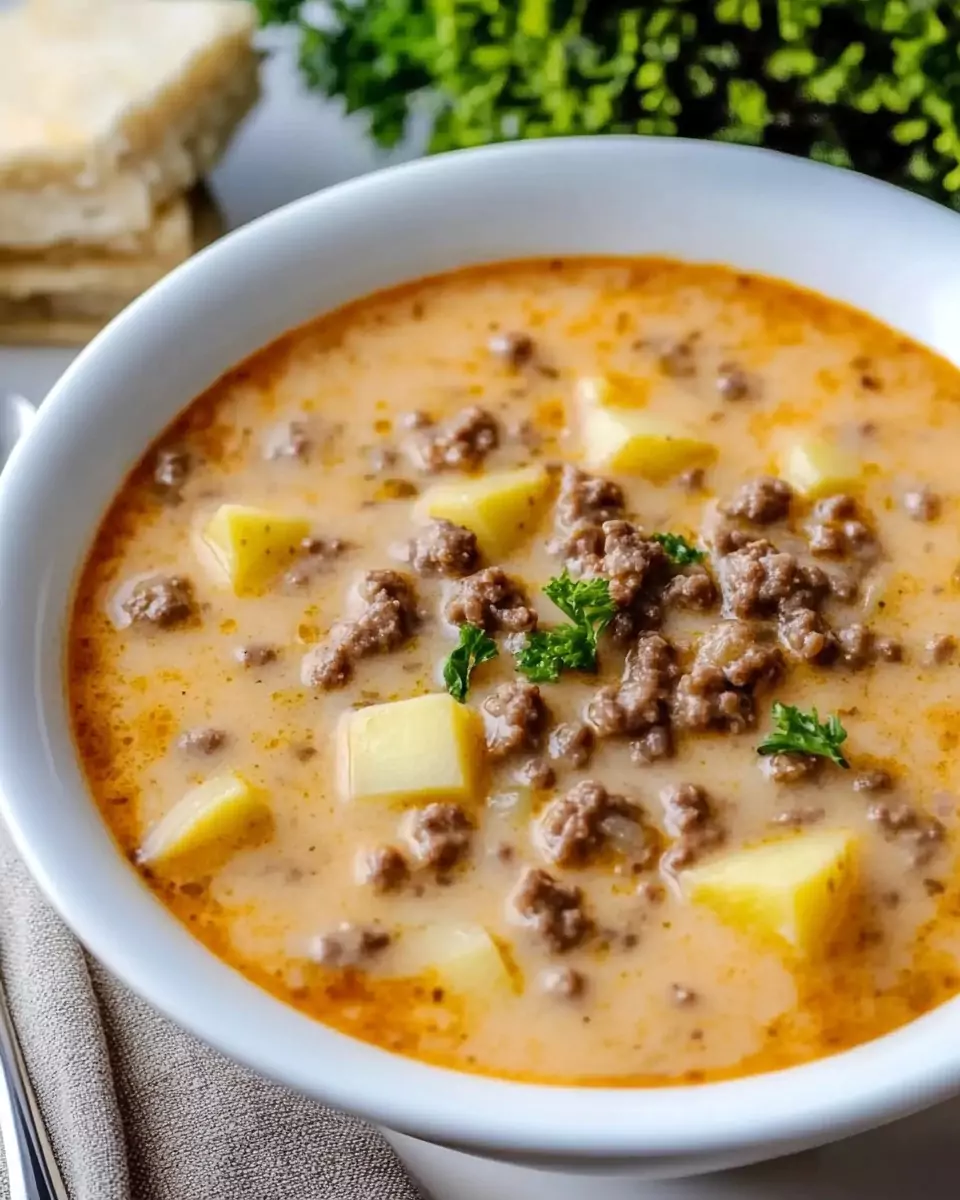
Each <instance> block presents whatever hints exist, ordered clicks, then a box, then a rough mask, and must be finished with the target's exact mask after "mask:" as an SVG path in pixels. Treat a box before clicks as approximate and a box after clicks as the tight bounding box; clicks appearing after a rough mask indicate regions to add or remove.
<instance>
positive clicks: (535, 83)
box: [258, 0, 960, 207]
mask: <svg viewBox="0 0 960 1200" xmlns="http://www.w3.org/2000/svg"><path fill="white" fill-rule="evenodd" d="M258 4H259V6H260V11H261V14H262V17H263V19H264V20H265V21H280V22H293V23H297V24H298V25H299V26H300V35H301V40H300V65H301V68H302V71H303V74H304V76H305V78H306V80H307V82H308V83H309V84H310V85H311V86H313V87H315V88H317V89H319V90H320V91H322V92H323V93H325V94H327V95H330V96H339V97H342V98H343V100H344V102H345V105H346V108H347V110H348V111H350V112H356V111H361V110H362V111H365V112H367V113H368V114H369V119H370V129H371V133H372V135H373V137H374V138H375V139H376V140H377V141H378V142H379V143H380V144H382V145H384V146H390V145H393V144H395V143H396V142H397V141H398V140H399V139H400V138H401V137H402V136H403V133H404V129H405V127H406V122H407V119H408V116H409V113H410V106H411V102H412V101H413V100H414V98H415V97H416V96H418V95H419V94H420V93H428V94H429V96H430V97H431V101H430V113H431V118H432V135H431V141H430V148H431V149H432V150H434V151H439V150H449V149H453V148H456V147H461V146H475V145H479V144H482V143H486V142H496V141H505V140H508V139H513V138H531V137H551V136H557V135H561V134H585V133H643V134H680V135H684V136H687V137H697V138H715V139H721V140H725V141H734V142H742V143H747V144H750V145H764V146H770V147H773V148H774V149H778V150H784V151H788V152H790V153H794V154H800V155H805V156H807V157H810V158H814V159H818V160H821V161H824V162H829V163H834V164H836V165H838V166H845V167H853V168H855V169H857V170H860V171H865V172H867V173H869V174H873V175H878V176H881V177H883V178H886V179H888V180H891V181H892V182H895V183H900V184H903V185H905V186H907V187H910V188H912V189H914V190H916V191H920V192H923V193H925V194H927V195H930V196H933V197H935V198H937V199H940V200H946V201H949V202H952V203H954V204H955V206H957V207H960V55H958V47H960V0H661V2H660V3H657V4H646V3H636V2H630V0H625V2H623V3H615V2H613V0H332V2H331V4H330V6H329V9H330V12H329V18H330V19H329V20H325V21H324V22H323V25H322V27H319V26H314V25H312V24H310V22H309V19H308V16H307V13H308V8H307V7H305V6H302V5H301V4H300V3H299V2H297V0H258Z"/></svg>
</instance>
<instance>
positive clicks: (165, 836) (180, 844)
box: [139, 772, 270, 864]
mask: <svg viewBox="0 0 960 1200" xmlns="http://www.w3.org/2000/svg"><path fill="white" fill-rule="evenodd" d="M269 817H270V809H269V807H268V805H267V802H266V797H265V796H264V795H263V793H262V792H260V791H258V790H257V789H256V788H254V787H252V786H251V785H250V784H249V783H247V781H246V780H245V779H243V778H242V777H241V776H240V775H236V774H234V773H233V772H228V773H226V774H224V775H216V776H214V777H213V778H212V779H208V780H207V781H206V782H205V783H201V784H200V785H199V787H195V788H191V790H190V791H189V792H187V793H186V795H185V796H184V797H183V798H182V799H181V800H180V801H179V802H178V803H177V804H175V805H174V806H173V808H172V809H171V810H170V811H169V812H168V813H167V815H166V816H165V817H163V818H162V819H161V820H160V821H159V822H158V823H157V824H156V825H155V826H154V827H153V829H151V830H150V832H149V834H148V835H147V837H146V840H145V841H144V843H143V845H142V846H141V847H140V854H139V858H140V861H141V862H144V863H152V864H157V863H168V862H171V861H172V860H174V859H184V858H186V857H188V856H191V855H194V854H196V853H197V852H198V851H203V850H209V849H211V848H214V847H218V848H220V849H229V848H233V847H234V846H236V845H237V844H238V843H240V842H242V841H243V840H244V838H245V836H247V835H249V834H251V833H252V832H254V831H255V829H256V828H257V827H259V826H262V825H263V824H264V823H265V822H266V821H268V820H269Z"/></svg>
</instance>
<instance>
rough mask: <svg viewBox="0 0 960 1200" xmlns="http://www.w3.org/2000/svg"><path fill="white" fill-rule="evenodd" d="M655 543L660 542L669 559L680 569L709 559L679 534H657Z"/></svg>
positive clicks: (654, 537) (654, 539)
mask: <svg viewBox="0 0 960 1200" xmlns="http://www.w3.org/2000/svg"><path fill="white" fill-rule="evenodd" d="M653 541H655V542H659V543H660V545H661V546H662V547H663V549H664V551H665V552H666V555H667V558H669V559H670V561H671V562H673V563H676V565H677V566H678V567H686V566H689V565H690V563H698V562H703V560H704V559H705V558H706V557H707V556H706V553H705V552H704V551H703V550H698V549H697V548H696V546H692V545H691V544H690V543H689V542H688V541H687V539H686V538H685V537H682V536H681V535H680V534H679V533H655V534H654V535H653Z"/></svg>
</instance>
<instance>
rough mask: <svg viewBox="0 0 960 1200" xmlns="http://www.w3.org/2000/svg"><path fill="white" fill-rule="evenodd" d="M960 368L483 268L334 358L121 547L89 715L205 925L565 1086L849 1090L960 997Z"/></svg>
mask: <svg viewBox="0 0 960 1200" xmlns="http://www.w3.org/2000/svg"><path fill="white" fill-rule="evenodd" d="M958 401H960V377H958V374H957V372H956V370H955V369H954V368H952V367H951V366H949V365H948V364H946V363H945V362H943V361H942V360H940V359H938V358H936V357H935V356H934V355H932V354H931V353H929V352H928V351H926V350H924V349H922V348H920V347H919V346H917V345H915V344H914V343H912V342H910V341H907V340H905V339H904V338H903V337H901V336H899V335H897V334H896V333H894V332H892V331H891V330H889V329H887V328H884V327H883V326H881V325H879V324H878V323H876V322H875V321H873V320H870V319H868V318H867V317H865V316H863V315H861V314H859V313H856V312H852V311H850V310H849V309H847V308H844V307H842V306H840V305H838V304H834V303H832V302H829V301H826V300H823V299H821V298H819V297H817V296H813V295H810V294H807V293H804V292H802V291H800V290H798V289H796V288H793V287H791V286H788V285H786V284H782V283H778V282H773V281H769V280H765V279H760V278H756V277H751V276H745V275H742V274H736V273H734V272H733V271H731V270H727V269H724V268H719V267H699V266H691V265H685V264H679V263H674V262H667V261H661V260H637V261H615V260H610V261H584V260H570V261H551V262H546V261H544V262H530V263H520V264H508V265H502V266H495V267H489V268H483V269H477V270H469V271H462V272H459V273H456V274H452V275H449V276H444V277H440V278H435V279H428V280H426V281H423V282H420V283H417V284H414V285H411V286H407V287H403V288H400V289H397V290H394V291H390V292H386V293H384V294H381V295H376V296H373V297H370V298H368V299H365V300H362V301H360V302H358V303H356V304H353V305H351V306H349V307H347V308H345V309H343V310H341V311H339V312H335V313H333V314H330V315H327V316H324V317H322V318H320V319H318V320H316V321H314V322H313V323H311V324H309V325H307V326H305V327H303V328H301V329H298V330H295V331H294V332H292V333H290V334H289V335H287V336H286V337H284V338H282V339H281V340H280V341H279V342H277V343H276V344H274V345H272V346H270V347H268V348H267V349H265V350H263V351H261V352H259V353H257V354H256V355H255V356H254V357H253V358H251V359H250V360H249V361H247V362H246V363H244V364H243V365H242V366H240V367H238V368H236V369H235V370H233V371H231V372H230V373H229V374H227V375H226V376H224V378H222V379H221V380H220V381H219V382H217V383H216V384H215V385H214V386H213V387H212V388H211V389H210V390H209V391H208V392H207V393H206V394H205V395H203V396H201V397H200V398H199V399H197V400H196V401H195V402H194V404H193V405H192V406H191V407H190V408H189V409H188V410H187V411H186V413H185V414H184V415H183V416H182V417H181V418H180V419H179V420H178V422H177V423H176V424H175V425H174V426H173V427H172V428H170V429H169V430H168V432H167V433H166V434H165V435H164V437H163V438H162V439H161V440H160V441H159V443H158V444H157V445H156V446H154V447H153V448H152V449H151V451H150V453H149V454H148V455H147V456H146V457H145V458H144V460H143V462H142V463H141V464H140V465H139V466H138V467H137V469H136V470H135V471H134V472H133V474H132V475H131V477H130V478H129V480H128V481H127V482H126V484H125V485H124V487H123V489H122V490H121V492H120V494H119V496H118V497H117V498H116V500H115V502H114V504H113V506H112V507H111V509H110V511H109V512H108V513H107V515H106V517H105V518H104V520H103V523H102V526H101V528H100V530H99V532H98V534H97V537H96V540H95V542H94V545H93V547H92V549H91V551H90V554H89V557H88V559H87V563H86V566H85V568H84V570H83V573H82V577H81V579H80V581H79V587H78V592H77V597H76V604H75V611H74V617H73V625H72V632H71V640H70V662H69V688H70V697H71V705H72V711H73V717H74V728H75V734H76V739H77V745H78V747H79V753H80V756H81V759H82V762H83V765H84V768H85V771H86V775H87V778H88V780H89V785H90V788H91V791H92V793H93V795H94V797H95V798H96V801H97V803H98V805H99V806H100V809H101V811H102V813H103V815H104V818H105V820H106V821H107V823H108V824H109V826H110V828H111V830H112V831H113V834H114V835H115V837H116V839H117V841H118V842H119V844H120V846H121V847H122V849H123V851H124V853H125V854H126V855H127V856H128V857H129V859H130V861H131V862H132V863H134V864H135V865H136V867H137V869H138V870H139V871H140V872H141V874H142V876H143V877H144V879H145V880H146V882H147V883H148V884H149V886H150V887H151V888H152V889H153V890H154V891H155V893H156V894H157V895H158V896H159V897H160V898H161V899H162V901H163V902H164V903H165V904H166V905H167V906H169V908H170V910H171V911H172V912H173V913H174V914H175V915H176V916H177V917H178V918H179V919H180V920H181V921H183V922H184V924H185V925H186V926H187V928H188V929H189V930H190V931H191V932H192V933H193V934H194V935H195V936H196V937H198V938H200V939H201V940H202V941H203V942H204V943H205V944H206V945H207V946H208V947H210V949H211V950H212V951H213V952H214V953H216V954H217V955H219V956H221V957H222V958H223V959H225V960H226V961H227V962H228V963H230V964H232V965H233V966H235V967H236V969H237V970H239V971H241V972H243V973H244V974H245V975H246V976H248V977H249V978H250V979H252V980H253V981H255V982H256V983H257V984H259V985H260V986H262V987H264V988H266V989H267V990H269V991H270V992H272V993H273V994H274V995H276V996H278V997H280V998H282V999H283V1000H285V1001H287V1002H288V1003H290V1004H292V1005H294V1006H295V1007H297V1008H298V1009H300V1010H302V1011H304V1012H306V1013H309V1014H310V1015H312V1016H314V1017H316V1018H317V1019H319V1020H321V1021H324V1022H326V1023H328V1024H330V1025H332V1026H335V1027H336V1028H338V1029H340V1030H343V1031H344V1032H347V1033H349V1034H351V1035H354V1036H356V1037H359V1038H363V1039H366V1040H368V1041H371V1042H375V1043H377V1044H379V1045H381V1046H384V1047H386V1048H388V1049H391V1050H396V1051H399V1052H402V1053H405V1054H409V1055H414V1056H416V1057H418V1058H422V1059H425V1060H427V1061H430V1062H434V1063H440V1064H444V1065H449V1066H453V1067H457V1068H460V1069H463V1070H471V1071H479V1072H486V1073H490V1074H495V1075H502V1076H511V1077H517V1078H523V1079H531V1080H541V1081H551V1082H578V1083H584V1084H591V1083H592V1084H599V1083H605V1084H610V1083H614V1084H624V1085H627V1084H629V1085H636V1084H644V1085H654V1084H665V1083H675V1082H678V1081H686V1082H690V1081H700V1080H709V1079H717V1078H725V1077H730V1076H736V1075H743V1074H747V1073H752V1072H757V1071H762V1070H769V1069H773V1068H777V1067H782V1066H786V1065H789V1064H793V1063H799V1062H803V1061H806V1060H809V1059H813V1058H816V1057H818V1056H822V1055H825V1054H829V1053H833V1052H835V1051H837V1050H839V1049H841V1048H844V1047H848V1046H851V1045H854V1044H856V1043H858V1042H862V1041H864V1040H866V1039H869V1038H873V1037H876V1036H877V1035H879V1034H882V1033H884V1032H886V1031H888V1030H891V1029H893V1028H895V1027H896V1026H898V1025H901V1024H902V1023H904V1022H906V1021H909V1020H911V1019H912V1018H914V1017H916V1016H917V1015H918V1014H920V1013H923V1012H924V1011H926V1010H928V1009H930V1008H931V1007H933V1006H934V1005H936V1004H938V1003H940V1002H941V1001H943V1000H944V999H946V998H947V997H949V996H951V995H953V994H954V993H955V992H956V991H957V990H960V973H958V966H957V954H958V952H960V904H958V899H960V897H958V887H957V879H956V873H955V870H954V842H955V832H956V826H957V819H958V799H957V797H958V794H960V763H958V756H957V751H956V746H957V740H958V731H960V723H958V720H960V708H958V706H960V689H958V679H960V675H958V667H957V665H956V664H955V662H954V652H955V642H954V638H953V635H952V631H953V630H955V629H956V628H957V625H958V615H960V573H958V560H960V546H958V544H957V533H956V530H957V516H958V513H957V486H956V459H957V454H958V452H960V407H958Z"/></svg>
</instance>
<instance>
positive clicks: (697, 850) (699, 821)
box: [660, 783, 725, 871]
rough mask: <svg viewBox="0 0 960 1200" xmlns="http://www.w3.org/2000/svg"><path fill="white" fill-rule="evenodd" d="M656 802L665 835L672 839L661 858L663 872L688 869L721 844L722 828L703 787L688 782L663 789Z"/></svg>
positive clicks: (722, 837)
mask: <svg viewBox="0 0 960 1200" xmlns="http://www.w3.org/2000/svg"><path fill="white" fill-rule="evenodd" d="M660 803H661V804H662V805H663V816H664V824H665V825H666V828H667V833H669V834H670V836H671V837H672V838H673V839H674V841H673V845H672V846H671V847H670V849H669V850H668V851H667V852H666V854H665V855H664V856H663V865H664V867H665V868H666V869H668V870H672V871H675V870H678V869H680V868H682V867H688V866H690V864H691V863H693V862H695V861H696V860H697V859H698V858H700V856H701V855H703V854H704V853H706V852H707V851H708V850H713V849H714V848H715V847H717V846H719V845H720V844H721V843H722V842H723V840H724V838H725V831H724V828H723V826H722V825H721V823H720V821H719V818H718V816H717V814H716V812H715V810H714V807H713V804H712V802H711V800H710V797H709V796H708V795H707V793H706V792H705V791H704V790H703V788H701V787H697V786H696V785H695V784H692V783H680V784H674V785H671V786H670V787H665V788H664V789H663V791H662V792H661V793H660Z"/></svg>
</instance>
